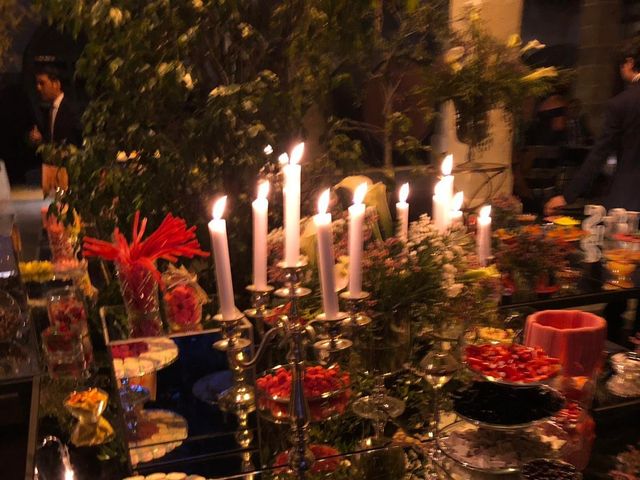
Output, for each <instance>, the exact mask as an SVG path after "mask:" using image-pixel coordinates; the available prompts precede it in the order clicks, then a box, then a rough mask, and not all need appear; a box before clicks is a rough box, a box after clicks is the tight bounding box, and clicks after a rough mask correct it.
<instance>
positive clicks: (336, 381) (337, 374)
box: [256, 365, 351, 423]
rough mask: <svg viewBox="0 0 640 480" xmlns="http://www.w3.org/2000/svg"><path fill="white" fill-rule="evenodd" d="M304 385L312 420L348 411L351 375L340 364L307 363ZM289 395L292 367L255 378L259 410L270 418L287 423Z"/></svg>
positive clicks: (315, 420) (276, 421)
mask: <svg viewBox="0 0 640 480" xmlns="http://www.w3.org/2000/svg"><path fill="white" fill-rule="evenodd" d="M303 385H304V394H305V397H306V399H307V402H308V404H309V413H310V420H311V421H314V422H318V421H323V420H328V419H330V418H334V417H336V416H338V415H341V414H342V413H344V412H345V411H346V409H347V407H348V405H349V399H350V398H351V377H350V375H349V373H348V372H345V371H343V370H342V369H341V368H340V367H339V366H337V365H334V366H331V367H322V366H319V365H316V366H307V367H306V369H305V374H304V380H303ZM290 395H291V372H290V371H289V367H285V366H278V367H275V368H272V369H270V370H267V371H266V372H264V373H263V374H262V375H261V376H260V377H259V378H258V379H257V380H256V396H257V405H258V409H259V411H260V413H261V414H262V415H263V416H264V417H266V418H267V419H268V420H270V421H273V422H275V423H286V422H288V420H289V397H290Z"/></svg>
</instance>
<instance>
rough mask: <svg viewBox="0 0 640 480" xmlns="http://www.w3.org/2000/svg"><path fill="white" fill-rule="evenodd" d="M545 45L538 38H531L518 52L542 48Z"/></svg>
mask: <svg viewBox="0 0 640 480" xmlns="http://www.w3.org/2000/svg"><path fill="white" fill-rule="evenodd" d="M545 47H546V45H545V44H544V43H540V42H539V41H538V40H531V41H530V42H528V43H527V44H526V45H525V46H524V47H522V49H521V50H520V53H527V52H528V51H529V50H542V49H543V48H545Z"/></svg>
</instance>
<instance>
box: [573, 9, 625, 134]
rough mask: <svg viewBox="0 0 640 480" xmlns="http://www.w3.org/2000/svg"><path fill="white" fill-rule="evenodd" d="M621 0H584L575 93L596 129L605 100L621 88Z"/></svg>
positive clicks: (600, 121) (581, 13) (599, 123)
mask: <svg viewBox="0 0 640 480" xmlns="http://www.w3.org/2000/svg"><path fill="white" fill-rule="evenodd" d="M622 6H623V5H622V0H583V1H582V6H581V12H580V48H579V54H578V66H577V69H576V73H577V79H576V86H575V95H576V97H578V98H579V99H580V100H582V103H583V105H584V110H585V113H586V114H587V116H588V117H589V119H590V124H591V125H592V126H593V128H594V129H595V130H596V131H599V127H600V126H601V123H602V114H603V109H604V106H605V103H606V101H607V100H608V99H609V98H611V96H612V95H613V94H614V93H616V90H619V89H620V87H621V85H620V80H619V72H618V69H617V53H618V49H619V47H620V44H621V42H622V37H623V31H624V30H623V28H622V20H623V18H622Z"/></svg>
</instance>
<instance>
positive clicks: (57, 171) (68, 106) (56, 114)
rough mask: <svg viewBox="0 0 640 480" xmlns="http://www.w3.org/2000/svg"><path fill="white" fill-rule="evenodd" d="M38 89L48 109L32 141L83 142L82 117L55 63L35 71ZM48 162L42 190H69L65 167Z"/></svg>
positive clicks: (36, 142)
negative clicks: (66, 94) (65, 92)
mask: <svg viewBox="0 0 640 480" xmlns="http://www.w3.org/2000/svg"><path fill="white" fill-rule="evenodd" d="M36 89H37V91H38V94H39V95H40V98H41V99H42V101H43V102H44V103H46V104H48V105H49V109H48V115H47V116H46V119H45V122H44V123H45V124H44V125H43V126H42V129H41V128H38V126H37V125H34V126H33V128H32V129H31V131H30V132H29V140H30V141H31V143H32V144H33V145H35V146H39V145H41V144H43V143H48V144H53V145H56V146H59V145H65V144H67V145H69V144H70V145H75V146H79V145H80V143H81V142H82V130H81V127H80V117H79V115H78V112H77V109H76V107H75V105H74V104H73V102H72V101H71V100H70V99H69V98H67V97H65V94H64V90H63V86H62V81H61V77H60V72H59V71H58V70H57V69H56V68H55V67H53V66H44V67H42V68H41V69H39V70H38V72H37V73H36ZM46 161H47V160H46V159H45V161H43V164H42V191H43V193H44V195H45V196H46V195H49V194H50V193H51V192H52V191H55V190H56V189H58V188H61V189H66V188H67V187H68V183H69V180H68V176H67V171H66V169H65V168H64V167H61V166H59V165H51V164H48V163H46Z"/></svg>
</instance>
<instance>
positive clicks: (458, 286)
mask: <svg viewBox="0 0 640 480" xmlns="http://www.w3.org/2000/svg"><path fill="white" fill-rule="evenodd" d="M463 287H464V285H463V284H462V283H454V284H453V285H450V286H449V288H447V297H449V298H454V297H457V296H458V295H460V292H462V288H463Z"/></svg>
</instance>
